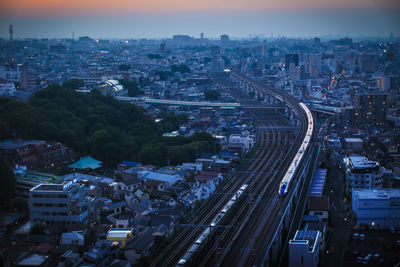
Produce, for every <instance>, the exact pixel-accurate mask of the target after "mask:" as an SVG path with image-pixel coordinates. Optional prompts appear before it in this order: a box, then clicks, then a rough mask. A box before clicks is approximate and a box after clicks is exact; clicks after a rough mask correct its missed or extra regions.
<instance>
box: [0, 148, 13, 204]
mask: <svg viewBox="0 0 400 267" xmlns="http://www.w3.org/2000/svg"><path fill="white" fill-rule="evenodd" d="M15 184H16V179H15V175H14V172H13V171H12V170H11V168H10V166H9V164H8V162H7V160H6V159H5V158H3V157H1V156H0V200H1V203H6V202H8V201H9V200H10V199H11V198H13V197H14V194H15Z"/></svg>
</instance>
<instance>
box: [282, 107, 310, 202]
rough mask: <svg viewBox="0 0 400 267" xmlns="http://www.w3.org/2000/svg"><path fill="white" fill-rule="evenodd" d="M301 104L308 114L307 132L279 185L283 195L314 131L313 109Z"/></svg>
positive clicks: (287, 189)
mask: <svg viewBox="0 0 400 267" xmlns="http://www.w3.org/2000/svg"><path fill="white" fill-rule="evenodd" d="M300 106H301V107H302V109H303V110H304V111H305V112H306V114H307V123H308V127H307V133H306V135H305V137H304V139H303V142H302V143H301V146H300V148H299V150H298V151H297V153H296V156H295V157H294V159H293V161H292V162H291V164H290V166H289V168H288V170H287V172H286V173H285V176H284V177H283V179H282V181H281V184H280V186H279V192H278V193H279V194H280V195H281V196H284V195H286V193H287V192H288V191H289V188H290V184H291V183H292V180H293V178H294V174H295V173H296V168H297V166H298V164H300V162H301V160H302V159H303V156H304V154H305V152H306V151H307V148H308V146H309V145H310V141H311V138H312V133H313V130H314V119H313V116H312V114H311V111H310V110H309V108H308V107H307V106H306V105H305V104H304V103H300Z"/></svg>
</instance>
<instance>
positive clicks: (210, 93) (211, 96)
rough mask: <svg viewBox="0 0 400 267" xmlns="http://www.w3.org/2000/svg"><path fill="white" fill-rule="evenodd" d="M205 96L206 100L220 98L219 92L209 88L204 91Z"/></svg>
mask: <svg viewBox="0 0 400 267" xmlns="http://www.w3.org/2000/svg"><path fill="white" fill-rule="evenodd" d="M204 98H205V99H206V100H217V99H218V98H219V93H218V92H217V91H216V90H207V91H205V92H204Z"/></svg>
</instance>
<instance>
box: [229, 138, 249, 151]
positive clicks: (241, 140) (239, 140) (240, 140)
mask: <svg viewBox="0 0 400 267" xmlns="http://www.w3.org/2000/svg"><path fill="white" fill-rule="evenodd" d="M229 144H241V145H242V146H243V148H244V149H245V150H249V149H250V148H251V147H253V145H254V139H253V138H251V137H250V136H249V135H240V134H232V135H231V136H229Z"/></svg>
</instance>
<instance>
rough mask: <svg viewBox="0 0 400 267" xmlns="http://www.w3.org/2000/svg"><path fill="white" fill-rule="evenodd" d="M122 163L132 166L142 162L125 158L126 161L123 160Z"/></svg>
mask: <svg viewBox="0 0 400 267" xmlns="http://www.w3.org/2000/svg"><path fill="white" fill-rule="evenodd" d="M121 164H124V165H126V166H130V167H136V166H137V165H139V164H140V163H139V162H137V161H130V160H124V161H122V162H121Z"/></svg>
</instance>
